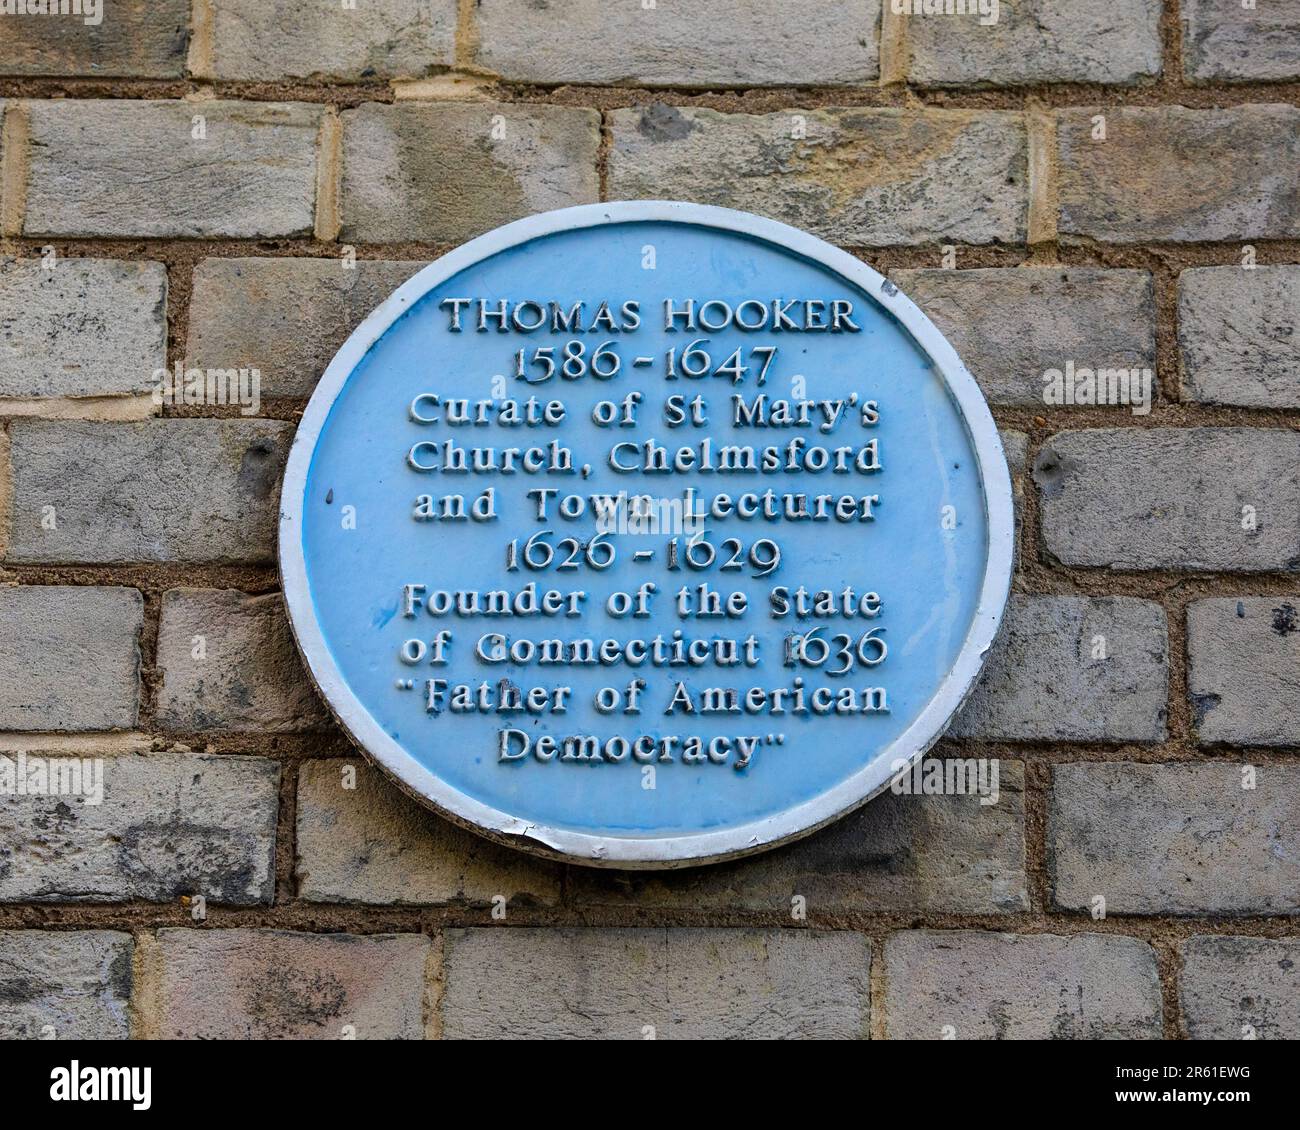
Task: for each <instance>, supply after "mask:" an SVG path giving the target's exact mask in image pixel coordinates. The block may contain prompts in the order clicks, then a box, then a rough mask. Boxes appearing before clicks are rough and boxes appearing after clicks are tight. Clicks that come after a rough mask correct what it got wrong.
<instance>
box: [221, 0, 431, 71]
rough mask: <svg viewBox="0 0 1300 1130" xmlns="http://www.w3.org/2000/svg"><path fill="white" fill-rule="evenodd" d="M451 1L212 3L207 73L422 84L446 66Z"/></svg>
mask: <svg viewBox="0 0 1300 1130" xmlns="http://www.w3.org/2000/svg"><path fill="white" fill-rule="evenodd" d="M455 30H456V0H364V2H363V3H360V4H357V5H355V6H354V7H352V8H348V7H345V6H344V5H343V4H340V3H329V4H323V5H322V4H267V3H265V0H218V2H217V3H216V4H214V5H213V11H212V75H213V77H215V78H219V79H250V80H258V81H260V80H265V79H278V78H323V79H330V80H334V81H342V82H358V81H362V80H366V81H370V80H373V79H401V78H420V77H422V76H424V75H426V74H428V73H429V71H430V70H432V69H433V68H434V67H445V66H449V65H450V64H451V62H452V37H453V34H454V32H455Z"/></svg>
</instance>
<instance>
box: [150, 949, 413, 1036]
mask: <svg viewBox="0 0 1300 1130" xmlns="http://www.w3.org/2000/svg"><path fill="white" fill-rule="evenodd" d="M429 953H430V942H429V939H428V938H426V937H424V936H423V935H421V934H368V935H366V936H364V937H363V936H358V935H355V934H298V933H291V932H289V931H287V930H199V929H180V930H159V931H158V953H157V962H158V976H159V986H158V1016H159V1018H160V1024H161V1030H160V1032H159V1036H160V1037H161V1038H162V1039H165V1040H195V1039H198V1040H338V1039H344V1038H349V1039H358V1040H419V1039H422V1038H423V1037H424V1022H423V1006H424V996H425V978H426V965H427V963H428V961H429Z"/></svg>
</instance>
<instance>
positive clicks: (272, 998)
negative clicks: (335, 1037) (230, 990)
mask: <svg viewBox="0 0 1300 1130" xmlns="http://www.w3.org/2000/svg"><path fill="white" fill-rule="evenodd" d="M347 999H348V994H347V990H346V989H345V988H344V987H343V982H342V981H340V980H339V979H338V977H336V976H335V975H334V974H333V973H307V972H304V971H303V970H301V969H274V970H268V971H267V972H266V973H264V974H262V975H261V976H260V977H258V978H256V979H255V980H254V981H253V982H252V983H251V984H250V985H249V987H248V992H247V994H246V997H245V1003H244V1008H245V1010H246V1012H247V1014H248V1015H249V1016H250V1017H252V1018H253V1020H254V1021H256V1022H257V1024H258V1027H259V1030H260V1032H261V1033H262V1034H264V1035H265V1036H269V1037H271V1038H276V1037H285V1036H292V1035H293V1034H294V1033H295V1032H297V1031H300V1030H301V1029H302V1028H303V1027H304V1026H306V1025H309V1024H310V1025H312V1026H314V1027H317V1028H323V1027H325V1025H326V1024H327V1023H329V1022H330V1021H331V1020H338V1019H339V1018H340V1017H341V1016H342V1015H343V1009H344V1006H345V1005H346V1004H347Z"/></svg>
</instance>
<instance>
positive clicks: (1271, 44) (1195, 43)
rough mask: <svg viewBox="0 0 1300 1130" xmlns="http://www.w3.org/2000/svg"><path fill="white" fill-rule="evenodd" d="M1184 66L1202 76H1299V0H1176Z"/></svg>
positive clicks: (1229, 79)
mask: <svg viewBox="0 0 1300 1130" xmlns="http://www.w3.org/2000/svg"><path fill="white" fill-rule="evenodd" d="M1179 10H1180V12H1181V13H1182V19H1183V70H1184V73H1185V74H1186V75H1187V77H1188V78H1189V79H1196V80H1199V81H1201V82H1224V81H1227V82H1255V81H1265V82H1267V81H1270V80H1278V79H1297V78H1300V0H1261V2H1260V3H1258V4H1255V5H1254V6H1253V7H1251V8H1246V6H1245V5H1244V4H1243V3H1242V0H1181V2H1180V8H1179Z"/></svg>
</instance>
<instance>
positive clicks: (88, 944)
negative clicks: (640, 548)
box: [0, 0, 1300, 1039]
mask: <svg viewBox="0 0 1300 1130" xmlns="http://www.w3.org/2000/svg"><path fill="white" fill-rule="evenodd" d="M648 3H649V0H646V3H642V2H640V0H550V3H542V2H529V0H459V2H458V0H358V2H357V4H356V10H351V11H349V10H347V9H346V7H345V6H344V5H343V4H342V3H341V2H340V3H335V2H333V0H328V2H327V0H302V2H298V3H291V4H290V3H284V4H280V3H277V4H270V3H264V2H261V0H193V3H191V0H149V2H146V0H104V12H103V22H102V24H100V25H99V26H97V27H93V28H91V27H86V26H84V24H83V23H82V22H81V21H79V20H77V19H76V18H70V17H50V16H45V17H40V16H25V17H18V16H0V114H2V115H3V119H2V125H0V554H2V555H0V582H3V585H2V586H0V747H2V748H3V749H4V750H5V751H6V752H7V753H8V754H9V755H10V756H16V751H18V750H25V751H27V753H28V755H29V756H46V757H54V756H66V755H78V756H82V757H87V758H97V757H102V758H103V759H104V766H105V770H104V772H105V780H104V790H105V793H104V796H105V799H104V803H103V804H102V805H99V806H89V805H84V804H81V803H74V804H71V805H69V804H66V803H64V802H63V801H62V800H60V799H58V798H33V797H14V796H4V797H0V1000H3V1001H4V1007H3V1009H0V1033H3V1034H4V1035H8V1036H24V1035H26V1036H41V1035H44V1036H50V1035H54V1036H63V1037H72V1036H127V1035H131V1036H135V1037H150V1036H242V1035H249V1034H251V1035H259V1036H286V1035H295V1036H298V1035H301V1036H315V1037H324V1038H337V1037H345V1036H349V1035H355V1036H358V1037H377V1036H415V1037H419V1036H433V1037H436V1036H438V1035H442V1034H445V1035H447V1036H460V1035H487V1034H497V1033H503V1032H521V1031H522V1032H530V1033H537V1034H556V1035H561V1034H562V1035H586V1034H592V1033H596V1032H602V1033H607V1034H618V1035H629V1036H633V1037H639V1036H641V1035H643V1034H649V1033H650V1032H651V1030H653V1033H654V1034H658V1035H662V1036H670V1035H688V1034H696V1033H700V1034H728V1033H740V1032H743V1033H745V1034H748V1035H759V1034H761V1035H774V1036H775V1035H781V1036H784V1035H814V1034H832V1035H846V1036H858V1035H870V1036H873V1037H877V1038H881V1037H886V1038H906V1037H912V1036H920V1037H939V1036H942V1035H949V1036H956V1037H957V1038H971V1037H991V1036H1047V1035H1052V1036H1079V1037H1098V1036H1124V1037H1160V1036H1164V1037H1170V1038H1178V1037H1193V1038H1195V1037H1228V1038H1234V1039H1235V1038H1242V1037H1243V1036H1252V1035H1253V1036H1258V1037H1262V1038H1267V1037H1290V1038H1296V1037H1298V1036H1300V924H1298V920H1297V916H1298V915H1300V618H1298V617H1297V614H1296V608H1300V341H1298V339H1297V335H1296V322H1297V320H1298V316H1300V0H1258V4H1257V7H1256V8H1254V9H1253V10H1245V9H1243V8H1242V7H1241V5H1240V3H1239V2H1238V0H1164V3H1161V2H1160V0H1125V2H1124V3H1122V4H1116V3H1114V2H1113V0H1073V2H1071V3H1066V2H1063V0H1002V3H1001V5H1000V16H999V21H998V22H997V23H996V24H993V25H988V26H982V25H981V24H980V22H979V20H978V19H977V18H972V17H969V16H967V17H959V16H924V15H921V16H916V15H912V16H901V15H896V14H895V13H894V12H893V11H892V8H891V5H890V4H889V3H886V4H885V5H884V7H885V10H884V12H883V13H882V11H881V5H880V4H879V3H878V2H877V0H805V2H802V3H798V4H796V3H794V2H793V0H711V2H710V3H708V4H707V5H706V4H704V3H688V2H687V0H657V3H655V4H653V5H652V6H649V7H647V4H648ZM643 196H648V197H671V198H679V199H687V200H698V201H703V202H707V203H713V204H724V205H729V206H734V207H739V208H743V209H748V210H752V211H755V212H758V213H762V214H765V215H769V216H774V217H776V218H779V219H782V220H786V221H789V222H791V223H794V224H796V225H798V226H801V227H804V228H807V229H810V230H812V231H814V232H816V233H818V234H820V235H822V236H824V237H825V238H827V239H829V240H831V241H832V242H834V243H837V244H839V245H841V246H844V247H846V248H848V249H849V250H850V251H851V252H853V253H854V254H856V255H858V256H859V257H861V258H862V259H864V260H865V261H867V262H869V263H871V264H872V265H873V266H875V267H877V268H878V269H880V270H882V271H885V272H888V273H889V274H891V275H892V276H893V277H894V278H895V279H896V281H898V283H899V284H900V285H901V286H902V287H903V288H904V289H905V290H906V291H907V292H908V293H910V294H912V295H913V296H915V298H916V299H917V301H918V302H920V304H921V305H922V306H923V308H925V309H926V310H927V311H928V312H929V313H930V314H931V316H932V317H933V318H934V319H935V320H936V321H937V322H938V324H939V325H940V327H941V328H942V329H944V330H945V332H947V333H949V334H950V335H951V338H952V340H953V341H954V343H955V344H956V345H957V347H958V349H959V350H960V351H961V352H962V354H963V357H964V359H965V360H966V362H967V363H968V365H969V366H970V367H971V369H972V370H973V372H974V373H975V375H976V377H977V378H978V379H979V380H980V382H981V384H982V385H983V387H984V388H985V391H986V393H987V395H988V397H989V400H990V402H991V403H992V405H993V409H994V413H995V415H996V417H997V419H998V422H999V425H1000V426H1001V427H1002V429H1003V432H1004V436H1005V438H1006V440H1007V445H1008V452H1009V455H1010V457H1011V462H1012V464H1013V467H1012V469H1013V472H1014V476H1015V482H1016V488H1017V502H1018V506H1019V508H1020V509H1019V529H1020V536H1021V545H1020V554H1019V568H1018V572H1017V577H1016V583H1015V589H1016V592H1015V596H1014V597H1013V601H1012V605H1011V609H1010V612H1009V618H1008V627H1007V632H1006V635H1005V638H1004V639H1003V640H1002V642H1001V643H1000V645H999V649H998V652H997V654H995V655H994V656H993V658H992V660H991V662H990V665H989V668H988V671H987V673H986V675H985V677H984V679H983V683H982V685H981V687H980V689H979V690H978V692H977V694H976V697H975V698H974V699H973V700H972V701H971V703H970V704H969V706H968V707H967V708H966V709H965V711H964V713H963V714H962V715H961V717H960V718H959V720H958V722H957V723H956V725H955V726H954V728H953V730H952V732H951V733H950V735H949V736H948V737H947V738H945V739H944V740H943V741H942V742H941V743H940V745H939V746H938V747H937V749H936V751H935V754H936V755H937V756H944V757H958V756H961V757H996V758H999V759H1000V761H1001V798H1000V800H999V802H998V803H997V804H996V805H990V806H984V805H980V804H979V803H978V799H977V798H973V797H969V796H967V797H960V796H926V797H916V798H914V797H906V796H893V795H885V796H883V797H881V798H879V799H877V800H876V801H874V802H872V803H871V804H870V805H869V806H867V807H866V808H865V809H863V810H862V811H860V812H859V813H857V814H856V815H854V816H851V817H849V818H848V819H845V820H843V821H841V822H839V823H838V824H836V825H834V826H832V827H831V828H829V829H827V830H826V831H824V832H822V833H820V834H818V835H816V836H814V837H812V838H810V839H808V840H805V841H803V842H801V843H799V844H796V845H794V846H791V847H788V848H786V849H783V850H779V851H774V852H771V853H768V854H766V855H763V856H761V857H759V858H756V859H753V860H750V861H746V862H741V863H734V864H729V865H724V866H718V867H712V868H707V869H700V870H695V871H688V872H684V873H679V874H672V875H666V874H637V875H632V874H628V873H618V872H596V871H591V870H586V869H582V868H574V867H563V866H557V865H554V864H551V863H546V862H539V861H537V860H534V859H531V858H529V857H527V856H525V855H522V854H518V853H515V852H511V851H508V850H505V849H502V848H498V847H495V846H493V845H490V844H488V843H487V842H486V841H483V840H480V839H478V838H477V837H475V836H473V835H470V834H468V833H465V832H462V831H460V830H458V829H456V828H454V827H452V826H450V825H448V824H446V823H443V822H441V821H440V820H438V819H436V818H434V817H432V816H430V815H428V814H426V813H425V812H424V811H423V810H421V809H419V808H418V807H417V806H416V805H414V804H413V803H411V802H410V801H408V800H407V799H405V798H404V797H403V796H401V795H400V794H399V793H398V792H397V791H396V790H395V789H394V788H392V787H391V786H389V785H388V784H386V783H385V782H384V781H382V780H381V779H379V778H378V777H377V776H376V774H375V773H373V772H371V771H369V770H368V769H367V768H366V763H365V761H364V759H363V758H361V757H360V755H358V754H357V753H356V752H355V751H354V750H352V749H351V748H350V747H349V745H348V743H347V742H346V740H345V739H344V738H343V737H342V736H341V734H340V733H339V732H338V730H337V729H336V728H335V727H334V726H333V725H332V724H331V723H330V721H329V719H328V716H327V714H326V712H325V711H324V710H323V709H322V707H321V706H320V704H319V703H318V702H317V700H316V698H315V695H314V693H313V692H312V691H311V689H310V688H309V687H308V686H307V685H306V682H305V676H304V674H303V672H302V669H301V667H300V665H299V663H298V661H297V658H296V656H295V654H294V652H293V648H292V645H291V642H290V639H289V636H288V631H287V626H286V622H285V619H284V616H283V613H282V607H281V603H280V599H279V596H278V593H277V577H276V572H275V568H274V559H273V554H274V548H273V534H274V527H275V520H276V499H277V493H278V476H279V471H280V467H281V464H282V462H283V459H284V455H285V451H286V448H287V445H288V443H289V440H290V438H291V435H292V431H293V425H294V421H295V420H296V419H297V417H298V415H299V414H300V412H301V410H302V407H303V405H304V403H305V399H306V397H307V396H309V395H310V392H311V389H312V387H313V385H314V382H315V380H316V378H317V376H318V375H319V374H320V372H321V371H322V369H323V367H324V365H325V364H326V362H327V361H328V359H329V358H330V356H331V355H332V353H333V351H334V349H335V348H336V347H337V346H338V345H339V344H340V343H341V342H342V341H343V339H344V337H345V336H346V334H347V333H348V332H349V331H350V329H351V328H352V327H353V326H354V325H355V324H356V323H357V322H358V321H359V320H360V319H361V318H362V317H363V316H364V315H365V314H366V313H367V312H368V311H369V310H370V309H371V308H373V307H374V306H375V305H376V304H377V303H378V302H379V301H380V300H381V299H382V298H383V297H384V296H385V295H386V294H387V293H388V292H390V291H391V290H392V289H393V288H394V287H395V286H396V285H397V284H398V283H399V282H400V281H402V280H403V279H404V278H406V277H407V276H408V275H409V274H411V273H413V272H414V271H415V270H416V269H417V268H418V266H419V265H420V264H421V263H423V262H427V261H428V260H429V259H431V258H433V257H435V256H437V255H440V254H442V253H444V252H445V251H447V250H449V248H450V247H451V246H453V245H454V244H455V243H457V242H458V241H461V240H463V239H465V238H467V237H470V236H473V235H475V234H477V233H479V232H481V231H484V230H486V229H488V228H490V227H493V226H495V225H497V224H499V223H501V222H504V221H507V220H510V219H514V218H516V217H518V216H520V215H524V214H527V213H530V212H535V211H540V210H544V209H548V208H552V207H557V206H562V205H567V204H575V203H581V202H588V201H595V200H600V199H617V198H628V197H643ZM349 249H353V250H354V252H355V255H356V256H357V257H358V260H359V261H358V262H357V264H356V269H355V270H348V269H346V263H347V261H348V257H349ZM51 264H52V265H53V269H52V270H51V269H47V268H48V267H49V266H50V265H51ZM1247 266H1253V267H1254V269H1246V267H1247ZM947 268H955V269H947ZM1067 360H1072V361H1075V362H1076V363H1078V364H1080V365H1083V364H1094V363H1104V364H1124V365H1131V366H1138V367H1150V368H1152V369H1153V370H1154V372H1155V375H1156V380H1157V383H1158V391H1157V395H1156V398H1155V403H1154V405H1153V407H1152V410H1151V411H1150V413H1149V414H1147V415H1137V414H1134V413H1132V412H1131V411H1129V409H1128V408H1126V407H1123V406H1080V405H1048V404H1046V403H1044V400H1043V395H1042V374H1043V373H1044V371H1045V370H1046V369H1049V368H1052V367H1059V366H1060V365H1062V364H1063V363H1064V362H1065V361H1067ZM177 362H182V363H185V364H192V365H197V366H203V367H208V366H212V367H229V366H236V365H252V366H257V367H258V368H260V370H261V372H262V374H263V385H262V397H263V400H262V404H261V410H260V412H259V414H258V415H257V416H256V417H254V418H248V417H244V416H241V415H240V414H239V412H238V411H237V410H236V409H233V408H221V407H196V406H185V405H166V406H165V407H161V408H160V407H159V406H158V405H156V404H155V403H154V402H153V399H152V398H151V396H150V390H151V388H152V387H153V385H152V383H151V382H152V376H153V373H154V371H155V370H156V369H157V368H159V367H161V366H164V365H174V364H176V363H177ZM1098 640H1100V641H1101V650H1100V652H1099V651H1098V647H1097V641H1098ZM351 772H355V774H356V779H355V785H356V787H355V788H351V789H345V788H344V787H343V780H344V776H345V774H348V773H351ZM797 897H801V898H802V899H803V901H804V903H805V904H806V917H799V916H798V915H797V913H796V912H795V910H796V908H797V906H798V902H797ZM1099 900H1101V901H1099ZM1103 907H1104V910H1103Z"/></svg>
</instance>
